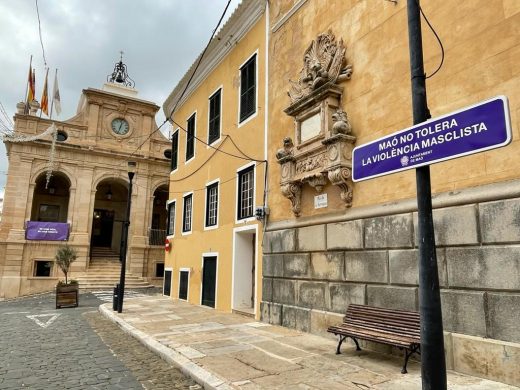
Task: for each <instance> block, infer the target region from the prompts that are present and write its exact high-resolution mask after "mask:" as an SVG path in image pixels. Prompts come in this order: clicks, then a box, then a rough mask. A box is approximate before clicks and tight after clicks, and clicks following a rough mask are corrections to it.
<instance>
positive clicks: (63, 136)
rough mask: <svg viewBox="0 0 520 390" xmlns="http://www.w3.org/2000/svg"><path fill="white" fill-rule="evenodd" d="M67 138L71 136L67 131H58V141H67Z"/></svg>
mask: <svg viewBox="0 0 520 390" xmlns="http://www.w3.org/2000/svg"><path fill="white" fill-rule="evenodd" d="M67 138H69V136H68V135H67V133H65V132H64V131H62V130H58V133H57V134H56V141H58V142H65V141H66V140H67Z"/></svg>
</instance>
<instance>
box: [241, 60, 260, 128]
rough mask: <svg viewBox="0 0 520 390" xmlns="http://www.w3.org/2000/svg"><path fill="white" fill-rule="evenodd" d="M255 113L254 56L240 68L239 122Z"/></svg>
mask: <svg viewBox="0 0 520 390" xmlns="http://www.w3.org/2000/svg"><path fill="white" fill-rule="evenodd" d="M255 112H256V54H255V55H254V56H253V57H251V59H250V60H249V61H247V62H246V63H245V65H244V66H242V68H240V122H243V121H244V120H246V119H247V118H249V117H250V116H251V115H253V114H254V113H255Z"/></svg>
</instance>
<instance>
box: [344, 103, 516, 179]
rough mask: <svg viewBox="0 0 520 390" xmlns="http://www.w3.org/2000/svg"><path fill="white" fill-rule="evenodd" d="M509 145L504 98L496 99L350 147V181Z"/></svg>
mask: <svg viewBox="0 0 520 390" xmlns="http://www.w3.org/2000/svg"><path fill="white" fill-rule="evenodd" d="M510 142H511V123H510V118H509V106H508V102H507V98H506V97H505V96H497V97H495V98H493V99H490V100H486V101H484V102H481V103H478V104H475V105H473V106H470V107H466V108H464V109H462V110H458V111H455V112H453V113H451V114H448V115H444V116H441V117H437V118H433V119H430V120H428V121H426V122H422V123H419V124H417V125H415V126H413V127H410V128H408V129H405V130H402V131H398V132H396V133H394V134H391V135H389V136H386V137H382V138H379V139H377V140H375V141H372V142H370V143H367V144H364V145H361V146H358V147H356V148H354V150H353V152H352V180H353V181H361V180H366V179H371V178H374V177H378V176H382V175H387V174H390V173H394V172H399V171H404V170H406V169H411V168H417V167H420V166H424V165H430V164H434V163H437V162H440V161H445V160H450V159H453V158H457V157H462V156H466V155H469V154H474V153H479V152H483V151H485V150H490V149H495V148H499V147H502V146H505V145H507V144H509V143H510Z"/></svg>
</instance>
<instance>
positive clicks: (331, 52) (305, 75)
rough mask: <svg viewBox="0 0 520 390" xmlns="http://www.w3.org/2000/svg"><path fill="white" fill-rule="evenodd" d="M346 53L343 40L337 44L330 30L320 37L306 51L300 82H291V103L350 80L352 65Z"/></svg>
mask: <svg viewBox="0 0 520 390" xmlns="http://www.w3.org/2000/svg"><path fill="white" fill-rule="evenodd" d="M345 51H346V49H345V46H344V45H343V39H340V40H339V42H336V37H335V36H334V34H332V32H331V31H330V30H329V31H328V32H326V33H324V34H320V35H318V37H317V38H316V39H315V40H314V41H312V43H311V44H310V45H309V47H308V48H307V50H306V51H305V54H304V56H303V69H302V70H301V71H300V77H299V78H298V81H291V80H289V82H290V84H291V89H290V90H289V92H288V94H289V97H290V98H291V102H292V103H295V102H296V101H298V100H300V99H302V98H304V97H305V96H307V95H309V94H310V93H312V91H314V90H316V89H317V88H319V87H320V86H322V85H324V84H327V83H331V84H335V83H337V82H341V81H343V80H347V79H350V77H351V76H352V65H347V64H346V60H345Z"/></svg>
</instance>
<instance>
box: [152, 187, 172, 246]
mask: <svg viewBox="0 0 520 390" xmlns="http://www.w3.org/2000/svg"><path fill="white" fill-rule="evenodd" d="M167 201H168V185H166V184H164V185H161V186H159V187H157V189H156V190H155V191H154V193H153V205H152V221H151V225H150V233H149V245H164V241H165V239H166V219H167V218H168V214H167V212H166V202H167Z"/></svg>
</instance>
